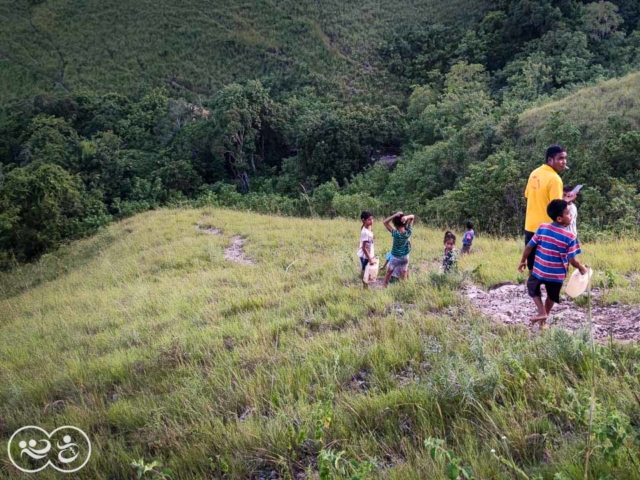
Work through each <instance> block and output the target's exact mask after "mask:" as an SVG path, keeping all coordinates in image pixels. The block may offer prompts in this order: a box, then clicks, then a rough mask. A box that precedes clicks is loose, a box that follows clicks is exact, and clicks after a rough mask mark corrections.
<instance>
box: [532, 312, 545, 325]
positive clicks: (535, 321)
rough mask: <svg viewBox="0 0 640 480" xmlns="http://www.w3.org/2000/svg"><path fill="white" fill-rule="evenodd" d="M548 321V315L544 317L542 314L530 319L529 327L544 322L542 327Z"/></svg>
mask: <svg viewBox="0 0 640 480" xmlns="http://www.w3.org/2000/svg"><path fill="white" fill-rule="evenodd" d="M546 319H547V316H546V315H542V314H539V315H536V316H535V317H533V318H530V319H529V326H531V327H533V326H534V325H535V324H536V323H538V322H542V323H541V325H542V324H544V322H545V320H546Z"/></svg>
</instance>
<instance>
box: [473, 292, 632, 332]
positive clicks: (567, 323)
mask: <svg viewBox="0 0 640 480" xmlns="http://www.w3.org/2000/svg"><path fill="white" fill-rule="evenodd" d="M543 288H544V287H543ZM464 294H465V296H466V297H467V298H468V299H469V300H470V301H471V303H472V304H473V305H474V306H475V307H476V308H478V310H480V311H481V312H482V313H484V314H485V315H487V316H490V317H491V318H492V319H493V320H494V321H496V322H500V323H504V324H507V325H516V324H521V325H525V326H527V325H529V318H531V317H532V316H533V314H534V312H535V307H534V305H533V302H532V301H531V298H530V297H529V295H528V294H527V290H526V286H525V285H514V284H506V285H502V286H499V287H497V288H493V289H490V290H489V291H488V292H487V291H484V290H483V289H481V288H479V287H477V286H475V285H472V286H467V287H465V288H464ZM544 296H545V294H543V297H544ZM600 296H601V292H600V291H599V289H597V288H594V289H593V291H592V309H591V311H592V318H593V334H594V338H596V339H597V340H601V341H602V340H606V339H608V338H609V335H612V336H613V339H614V340H618V341H623V342H635V341H639V340H640V308H638V307H631V306H628V305H608V306H603V305H601V304H600V301H599V298H600ZM562 300H563V301H562V303H561V304H559V305H556V306H555V307H554V308H553V311H552V318H551V317H550V324H551V325H554V324H557V325H560V326H561V327H562V328H564V329H566V330H568V331H571V332H573V331H576V330H578V329H580V328H583V327H587V325H588V320H587V308H586V306H585V307H578V306H576V305H574V303H573V302H572V301H571V299H569V298H568V297H566V296H563V297H562ZM535 328H536V329H537V327H535Z"/></svg>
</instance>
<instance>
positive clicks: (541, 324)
mask: <svg viewBox="0 0 640 480" xmlns="http://www.w3.org/2000/svg"><path fill="white" fill-rule="evenodd" d="M548 329H549V325H548V324H547V322H546V321H544V320H542V321H541V322H540V330H548Z"/></svg>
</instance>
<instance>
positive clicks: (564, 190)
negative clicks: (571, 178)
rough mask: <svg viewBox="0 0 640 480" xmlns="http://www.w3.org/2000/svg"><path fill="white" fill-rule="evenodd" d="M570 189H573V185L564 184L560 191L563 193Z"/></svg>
mask: <svg viewBox="0 0 640 480" xmlns="http://www.w3.org/2000/svg"><path fill="white" fill-rule="evenodd" d="M571 190H573V187H572V186H571V185H565V186H564V187H562V191H563V192H564V193H569V192H570V191H571Z"/></svg>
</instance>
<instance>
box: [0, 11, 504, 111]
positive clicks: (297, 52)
mask: <svg viewBox="0 0 640 480" xmlns="http://www.w3.org/2000/svg"><path fill="white" fill-rule="evenodd" d="M491 3H492V2H491V1H490V0H474V1H473V2H468V1H464V0H421V1H417V2H413V1H409V0H399V1H397V2H394V3H392V4H391V3H390V4H387V3H385V2H381V1H379V0H363V1H353V0H347V1H340V0H323V1H319V0H316V1H311V0H301V1H294V0H257V1H251V2H243V1H240V0H221V1H216V2H207V1H204V0H185V1H181V2H169V1H166V0H159V1H156V2H151V1H149V0H140V1H136V2H128V1H123V0H120V1H118V0H103V1H97V0H87V1H83V2H80V1H72V0H45V1H42V0H20V1H18V2H9V1H7V0H4V1H3V2H0V31H2V35H0V65H2V68H0V84H1V85H2V86H3V88H2V89H0V102H5V101H7V100H9V99H11V98H20V97H28V96H31V95H33V94H37V93H42V92H53V91H65V90H73V91H76V90H79V89H83V88H85V89H91V90H93V91H113V90H115V91H119V92H123V93H130V92H132V91H135V89H136V88H137V87H138V85H140V84H147V85H165V86H167V87H169V88H171V89H175V90H179V91H183V92H185V94H186V95H189V94H190V93H191V94H208V93H210V92H211V91H212V90H214V89H215V88H216V87H217V86H220V85H223V84H226V83H230V82H234V81H242V80H245V79H251V78H257V77H265V76H269V75H271V74H274V75H275V76H276V77H277V81H278V82H287V81H292V82H295V81H296V79H297V78H299V77H300V76H309V75H311V76H313V75H314V74H320V75H322V76H325V77H327V78H328V79H329V80H333V81H335V80H340V81H344V82H345V83H346V82H349V81H353V80H354V79H355V78H356V77H358V76H359V75H362V74H363V73H367V72H368V73H369V74H370V73H371V72H372V70H371V69H370V68H368V67H367V66H368V65H369V62H370V61H371V56H370V54H371V52H372V50H373V47H374V46H375V45H376V42H377V41H378V40H379V39H380V38H381V37H382V36H383V35H384V34H385V33H386V32H388V31H389V29H391V28H394V27H396V26H397V25H403V24H409V25H410V24H416V23H424V24H429V23H437V22H446V21H468V20H470V19H472V18H477V17H478V16H479V15H481V14H482V13H483V12H485V11H487V10H488V7H489V5H490V4H491ZM470 4H471V5H470Z"/></svg>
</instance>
